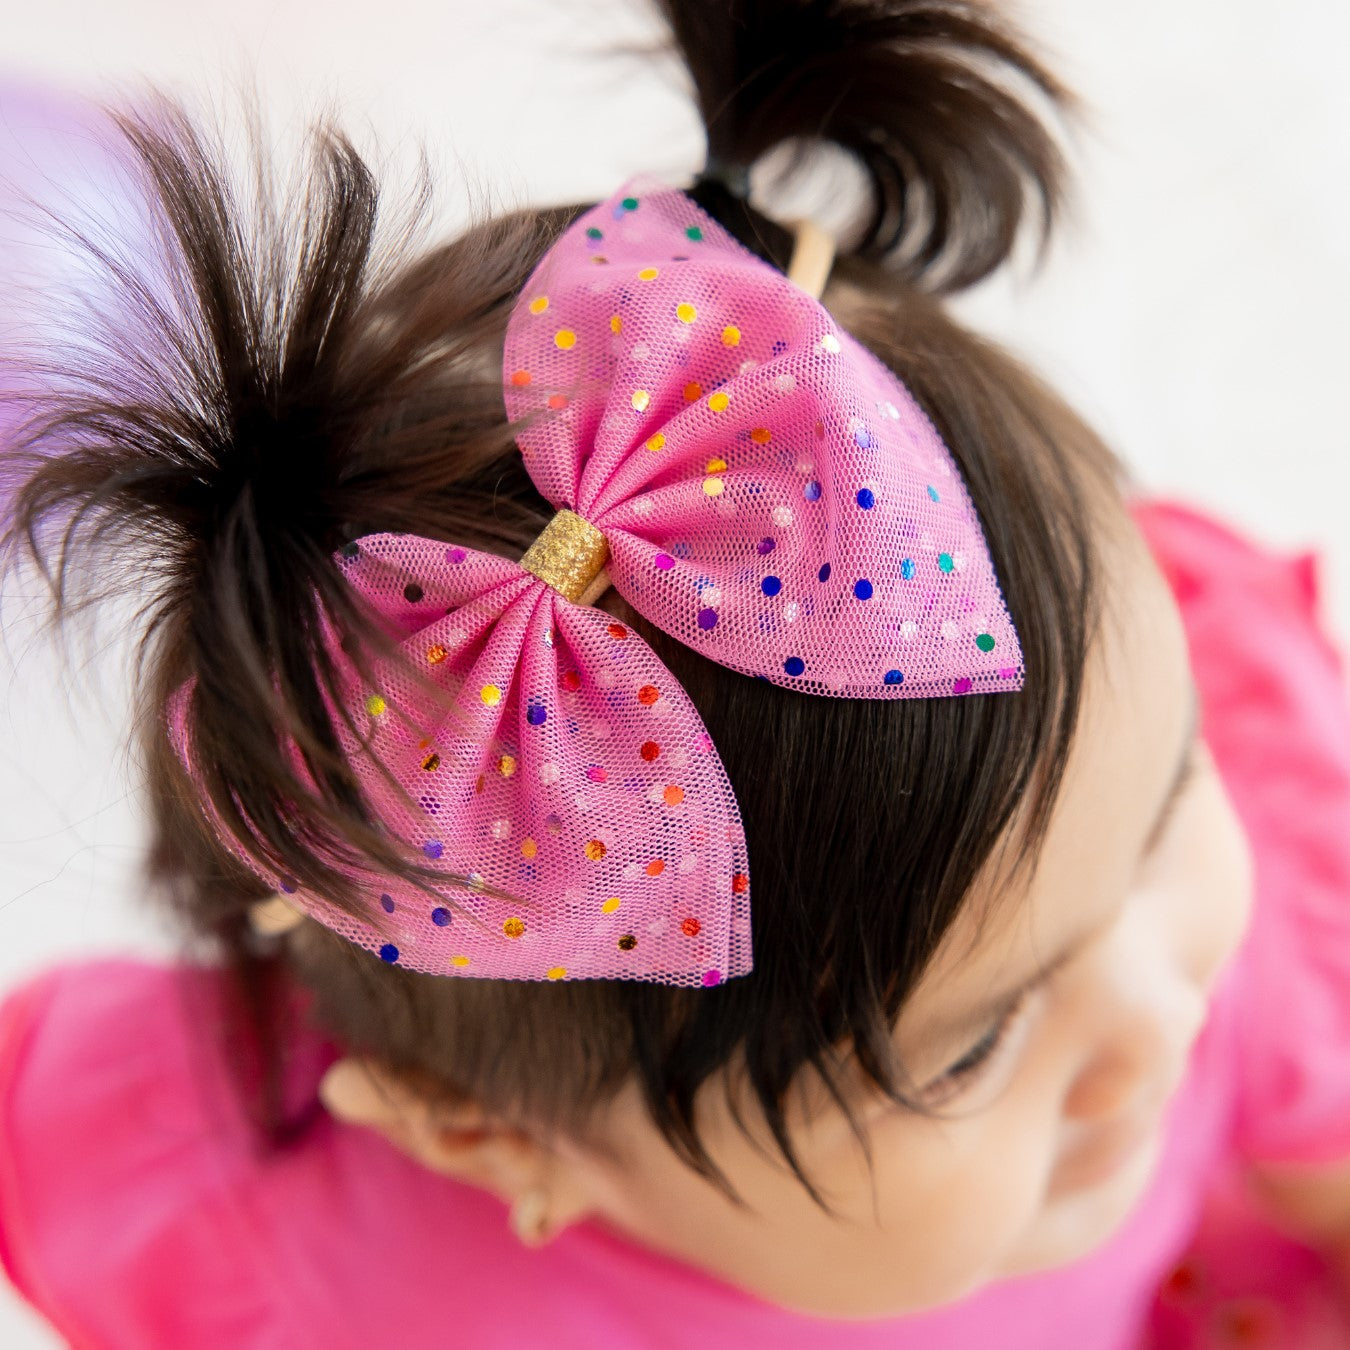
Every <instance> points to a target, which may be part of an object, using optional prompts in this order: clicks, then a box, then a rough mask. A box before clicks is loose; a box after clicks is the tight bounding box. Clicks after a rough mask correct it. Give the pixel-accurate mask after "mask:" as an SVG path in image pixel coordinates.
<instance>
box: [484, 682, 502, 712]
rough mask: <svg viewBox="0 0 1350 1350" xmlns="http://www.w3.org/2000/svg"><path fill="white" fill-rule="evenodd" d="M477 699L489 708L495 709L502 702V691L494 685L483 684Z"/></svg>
mask: <svg viewBox="0 0 1350 1350" xmlns="http://www.w3.org/2000/svg"><path fill="white" fill-rule="evenodd" d="M478 697H479V698H481V699H482V700H483V702H484V703H486V704H487V706H488V707H489V708H495V707H496V706H497V704H499V703H500V702H501V701H502V691H501V690H500V689H498V688H497V686H496V685H495V684H485V685H484V686H483V687H482V688H481V689H480V690H479V691H478Z"/></svg>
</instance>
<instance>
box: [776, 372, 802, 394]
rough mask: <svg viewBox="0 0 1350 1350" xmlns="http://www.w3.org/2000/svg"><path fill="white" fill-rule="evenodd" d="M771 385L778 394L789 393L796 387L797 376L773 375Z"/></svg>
mask: <svg viewBox="0 0 1350 1350" xmlns="http://www.w3.org/2000/svg"><path fill="white" fill-rule="evenodd" d="M773 385H774V388H775V389H777V390H778V392H779V393H780V394H790V393H791V392H792V391H793V390H794V389H795V388H796V387H797V377H796V376H795V375H775V376H774V379H773Z"/></svg>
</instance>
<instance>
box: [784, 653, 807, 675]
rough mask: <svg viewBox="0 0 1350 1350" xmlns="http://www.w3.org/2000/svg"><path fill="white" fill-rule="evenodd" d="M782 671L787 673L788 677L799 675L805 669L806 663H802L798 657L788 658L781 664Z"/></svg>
mask: <svg viewBox="0 0 1350 1350" xmlns="http://www.w3.org/2000/svg"><path fill="white" fill-rule="evenodd" d="M783 669H784V670H785V671H787V673H788V674H789V675H800V674H801V673H802V671H804V670H805V669H806V662H805V661H803V660H802V658H801V657H800V656H789V657H788V659H787V660H786V661H784V662H783Z"/></svg>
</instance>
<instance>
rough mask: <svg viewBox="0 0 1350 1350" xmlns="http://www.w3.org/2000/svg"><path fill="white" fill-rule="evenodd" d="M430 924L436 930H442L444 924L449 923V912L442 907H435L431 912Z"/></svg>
mask: <svg viewBox="0 0 1350 1350" xmlns="http://www.w3.org/2000/svg"><path fill="white" fill-rule="evenodd" d="M431 922H432V923H434V924H435V925H436V927H437V928H444V927H445V926H446V924H448V923H449V922H450V911H449V910H448V909H446V907H445V906H444V905H437V906H436V908H435V909H433V910H432V911H431Z"/></svg>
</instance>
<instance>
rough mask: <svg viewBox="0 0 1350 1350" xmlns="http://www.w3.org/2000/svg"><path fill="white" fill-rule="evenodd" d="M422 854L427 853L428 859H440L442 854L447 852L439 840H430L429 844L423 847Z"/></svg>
mask: <svg viewBox="0 0 1350 1350" xmlns="http://www.w3.org/2000/svg"><path fill="white" fill-rule="evenodd" d="M422 852H423V853H425V854H426V855H427V857H428V858H439V857H440V856H441V854H442V853H444V852H445V849H443V848H442V847H441V842H440V840H439V839H428V840H427V842H426V843H425V844H423V845H422Z"/></svg>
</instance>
